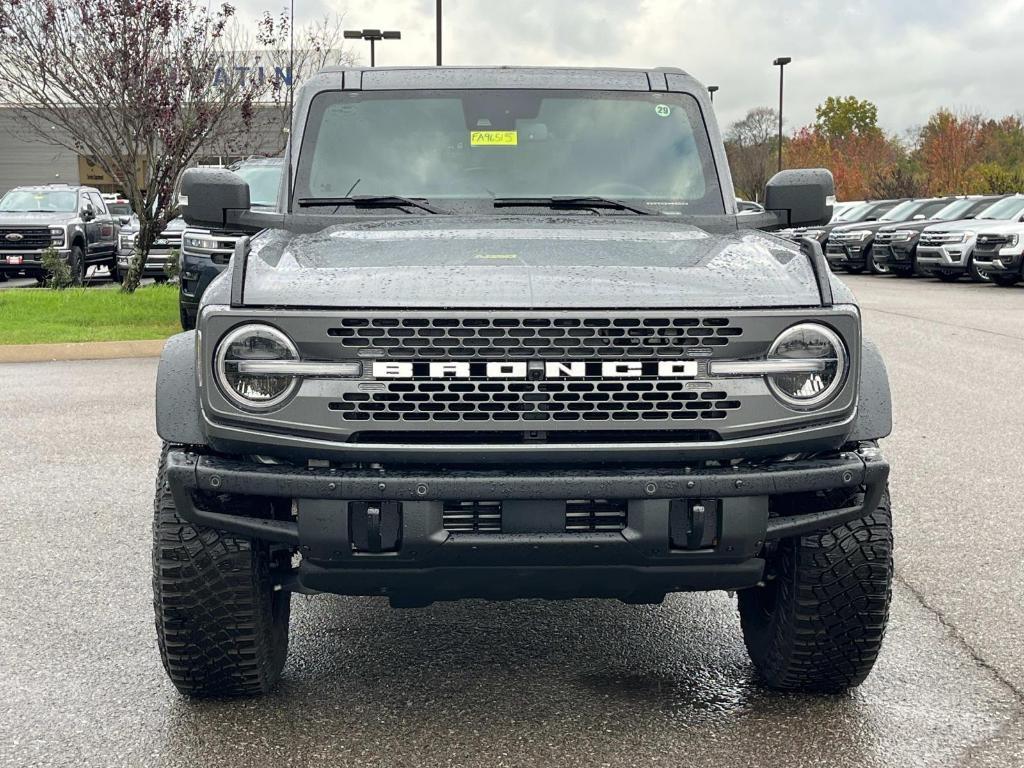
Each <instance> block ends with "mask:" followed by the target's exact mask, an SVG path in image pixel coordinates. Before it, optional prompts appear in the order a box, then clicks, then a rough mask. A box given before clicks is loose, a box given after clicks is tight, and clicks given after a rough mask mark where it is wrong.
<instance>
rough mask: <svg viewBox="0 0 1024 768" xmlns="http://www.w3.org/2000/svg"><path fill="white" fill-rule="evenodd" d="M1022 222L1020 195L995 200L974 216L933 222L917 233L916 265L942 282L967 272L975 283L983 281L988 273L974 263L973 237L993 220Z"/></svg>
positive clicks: (1023, 205)
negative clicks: (960, 219)
mask: <svg viewBox="0 0 1024 768" xmlns="http://www.w3.org/2000/svg"><path fill="white" fill-rule="evenodd" d="M1021 221H1024V195H1020V194H1017V195H1012V196H1011V197H1007V198H1004V199H1003V200H1000V201H999V202H998V203H995V204H993V205H991V206H989V207H988V208H986V209H985V210H984V211H982V212H981V213H979V214H978V216H977V217H976V218H974V219H970V220H963V221H951V222H944V223H942V224H933V225H932V226H930V227H927V228H926V229H925V230H924V232H922V233H921V240H920V242H919V244H918V246H917V265H918V269H920V270H921V272H922V273H923V274H927V275H931V276H934V277H937V278H939V280H942V281H943V282H952V281H954V280H958V279H959V278H960V277H961V276H962V275H965V274H967V275H970V277H971V279H972V280H974V281H975V282H987V281H988V275H987V274H986V273H985V271H983V270H981V269H979V268H978V267H977V265H975V263H974V247H975V240H976V238H977V235H978V233H979V232H981V231H983V230H986V229H990V228H991V227H992V225H993V223H996V222H1021Z"/></svg>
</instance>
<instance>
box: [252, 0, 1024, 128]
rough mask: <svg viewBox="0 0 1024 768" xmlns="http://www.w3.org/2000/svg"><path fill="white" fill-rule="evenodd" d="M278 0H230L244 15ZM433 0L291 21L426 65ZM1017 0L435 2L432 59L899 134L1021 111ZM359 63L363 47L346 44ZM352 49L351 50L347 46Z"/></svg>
mask: <svg viewBox="0 0 1024 768" xmlns="http://www.w3.org/2000/svg"><path fill="white" fill-rule="evenodd" d="M282 3H283V0H235V4H236V7H238V8H239V10H240V11H241V12H243V13H244V14H246V15H250V14H252V15H255V14H256V13H259V12H260V11H262V10H263V9H267V10H271V11H280V9H281V7H282ZM434 4H435V2H434V0H295V5H296V16H297V17H298V20H299V22H300V23H301V22H302V21H308V20H311V19H314V18H316V17H319V16H323V15H324V14H326V13H331V14H334V13H345V14H346V15H345V20H346V26H350V27H355V28H364V27H366V28H381V29H399V30H401V32H402V39H401V40H400V41H385V42H383V43H379V44H378V47H377V64H378V65H380V66H386V65H400V64H405V65H409V64H412V65H431V64H433V63H434V45H435V43H434ZM1022 40H1024V0H973V1H961V2H955V1H954V0H889V1H887V2H883V0H859V1H858V0H851V1H849V2H844V1H843V0H831V2H821V0H813V1H812V0H803V1H797V0H773V1H771V2H768V1H767V0H634V1H631V0H444V63H445V64H541V65H570V66H571V65H580V66H601V65H609V66H621V67H654V66H678V67H682V68H683V69H685V70H687V71H688V72H690V73H691V74H692V75H694V76H695V77H696V78H697V79H698V80H700V81H701V82H703V83H705V84H715V85H718V86H720V87H721V90H720V91H719V92H718V93H717V94H716V96H715V106H716V108H717V110H718V119H719V122H720V123H721V124H722V126H723V127H727V126H728V125H729V124H730V123H731V122H732V121H734V120H736V119H738V118H740V117H742V116H743V114H744V113H745V112H746V110H747V109H749V108H751V107H755V106H760V105H770V106H774V105H776V104H777V102H778V70H777V69H776V68H775V67H772V65H771V62H772V60H773V59H774V58H776V57H778V56H791V57H792V58H793V63H792V64H791V65H789V66H788V67H787V68H786V102H785V118H786V126H787V130H791V129H794V128H797V127H799V126H802V125H806V124H808V123H810V122H812V121H813V120H814V107H815V105H816V104H818V103H820V102H821V101H822V100H824V98H825V97H826V96H847V95H855V96H857V97H859V98H865V99H870V100H871V101H873V102H875V103H876V104H877V105H878V110H879V120H880V122H881V123H882V125H883V127H884V128H886V129H887V130H889V131H892V132H895V133H898V134H901V135H902V134H903V133H904V132H905V131H906V130H908V129H911V128H913V127H915V126H918V125H920V124H921V123H922V122H924V120H926V119H927V117H928V115H929V114H931V113H932V112H933V111H934V110H935V109H937V108H938V107H940V106H949V107H954V108H964V109H969V110H971V111H979V112H982V113H984V114H987V115H992V116H998V115H1004V114H1010V113H1021V112H1024V87H1022V80H1024V44H1022ZM358 45H359V46H360V47H361V48H362V52H363V57H364V59H363V60H364V61H365V62H367V63H368V62H369V50H368V43H359V44H358ZM357 50H360V48H357Z"/></svg>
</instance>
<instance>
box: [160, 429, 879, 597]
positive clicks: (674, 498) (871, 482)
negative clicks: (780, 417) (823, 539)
mask: <svg viewBox="0 0 1024 768" xmlns="http://www.w3.org/2000/svg"><path fill="white" fill-rule="evenodd" d="M888 475H889V465H888V463H886V462H885V460H884V459H882V457H881V455H880V454H879V453H878V451H877V449H874V448H873V447H866V449H865V450H862V451H861V452H859V453H854V452H847V453H842V454H838V455H835V456H834V457H833V458H819V459H805V460H799V461H791V462H781V461H780V462H769V463H764V464H759V465H753V466H749V467H742V468H714V469H707V468H703V469H683V468H679V469H656V470H655V469H635V470H629V469H619V470H615V469H603V470H587V469H575V470H574V469H559V470H547V471H542V470H527V469H523V470H519V471H516V472H514V473H509V472H507V471H503V470H494V471H440V470H438V471H429V470H424V471H410V470H402V471H391V470H378V471H374V470H355V469H333V468H322V469H302V468H298V467H294V466H285V465H265V464H258V463H255V462H245V461H236V460H228V459H223V458H217V457H212V456H200V455H196V454H191V453H187V452H185V451H181V450H174V451H171V452H170V453H169V455H168V470H167V479H168V483H169V485H170V490H171V492H172V494H173V496H174V500H175V504H176V506H177V508H178V513H179V515H181V517H182V518H183V519H185V520H187V521H190V522H192V523H195V524H198V525H205V526H209V527H212V528H217V529H221V530H226V531H230V532H233V533H236V534H238V535H241V536H245V537H251V538H259V539H263V540H266V541H270V542H277V543H278V544H282V545H286V546H289V547H294V548H296V549H297V550H298V552H299V553H301V555H302V560H301V564H300V565H299V567H298V568H297V569H296V570H295V571H293V572H291V573H289V574H287V575H286V576H285V577H284V578H283V579H282V580H281V586H282V587H283V588H286V589H293V590H296V591H323V592H335V593H339V594H349V595H388V596H390V597H391V598H392V600H394V601H395V602H400V603H402V602H405V603H422V602H430V601H432V600H445V599H457V598H463V597H486V598H514V597H553V598H561V597H584V596H589V597H617V598H620V599H624V600H628V601H635V602H657V601H658V600H660V599H661V598H662V597H663V596H664V595H665V593H667V592H674V591H683V590H693V589H703V590H706V589H741V588H745V587H751V586H754V585H755V584H757V583H758V582H759V581H760V580H761V578H762V577H763V572H764V560H763V557H762V555H763V549H764V547H765V544H766V542H770V541H772V540H775V539H780V538H785V537H789V536H799V535H802V534H804V533H807V532H810V531H813V530H816V529H819V528H822V527H828V526H833V525H837V524H840V523H842V522H844V521H847V520H851V519H854V518H857V517H862V516H863V515H865V514H868V513H870V512H871V511H873V510H874V509H875V507H876V506H877V505H878V502H879V500H880V498H881V496H882V493H883V492H884V489H885V485H886V482H887V480H888ZM830 490H836V491H841V492H842V491H845V492H847V493H842V494H840V495H842V496H843V497H844V498H847V499H851V498H852V499H853V501H852V502H851V503H850V505H849V506H837V507H829V506H828V505H825V506H826V508H820V506H819V507H814V508H813V509H814V511H801V513H798V514H784V513H783V514H780V512H786V511H788V510H789V509H790V508H793V507H794V506H795V504H794V502H799V501H800V500H804V505H803V506H802V507H801V509H802V510H807V509H808V507H807V506H806V500H807V499H813V498H815V497H814V496H813V495H812V494H814V492H816V491H830ZM225 494H226V495H227V496H224V495H225ZM237 496H243V497H244V496H248V497H259V498H263V499H266V498H270V499H279V500H284V503H279V504H278V505H277V506H278V508H279V509H291V510H292V514H291V515H289V516H286V517H285V519H273V520H271V519H260V518H256V517H246V516H240V515H238V514H231V513H228V512H224V511H214V507H213V506H211V505H210V504H209V500H210V499H212V498H219V499H223V498H231V497H237ZM576 499H602V500H603V499H615V500H621V501H622V502H623V505H622V506H623V509H624V510H625V517H624V523H623V527H622V528H621V530H614V531H592V530H587V531H583V532H576V531H573V532H569V531H568V529H567V523H566V520H567V517H566V501H567V500H576ZM446 502H449V506H450V503H452V502H500V503H501V507H500V508H501V513H500V523H499V530H497V531H495V532H493V533H482V532H477V533H457V532H451V531H450V530H448V529H446V527H445V509H446ZM385 503H390V504H391V508H392V509H395V508H396V507H395V505H398V506H397V509H398V510H399V511H398V515H399V522H398V531H399V533H398V535H397V540H396V541H395V543H394V546H392V547H390V548H388V549H387V551H380V552H370V551H360V550H358V549H357V547H356V545H355V544H354V543H353V542H354V541H355V534H353V531H355V530H356V526H357V517H358V516H361V515H366V514H367V512H366V510H367V508H368V507H369V508H371V509H373V508H379V507H381V506H382V505H383V504H385ZM698 503H699V504H700V505H701V507H702V509H703V508H706V509H710V510H713V511H712V512H709V513H708V516H709V520H710V517H711V516H712V515H713V516H714V523H713V524H712V523H711V522H707V523H706V524H707V525H709V526H712V528H713V531H714V535H713V538H709V539H708V540H707V541H701V542H700V543H699V544H698V545H697V546H690V544H684V545H680V541H681V536H682V534H684V533H687V532H689V533H692V530H693V529H694V528H695V527H696V525H697V523H696V522H694V520H695V518H692V517H688V518H687V520H686V522H685V524H684V523H682V522H680V515H681V514H682V512H681V511H682V510H683V509H684V508H685V509H687V510H690V511H688V512H687V514H696V513H695V512H692V510H691V508H692V506H693V505H694V504H698ZM227 508H228V509H230V508H231V507H230V505H229V506H228V507H227ZM236 508H237V507H236ZM243 508H252V507H245V506H244V505H243ZM221 509H223V508H221ZM378 512H379V509H378ZM700 514H701V518H700V520H701V522H700V525H701V530H702V531H703V530H705V528H704V526H705V522H704V518H703V514H704V513H703V511H702V512H701V513H700ZM680 525H684V526H689V528H687V531H681V530H680ZM690 543H692V542H690Z"/></svg>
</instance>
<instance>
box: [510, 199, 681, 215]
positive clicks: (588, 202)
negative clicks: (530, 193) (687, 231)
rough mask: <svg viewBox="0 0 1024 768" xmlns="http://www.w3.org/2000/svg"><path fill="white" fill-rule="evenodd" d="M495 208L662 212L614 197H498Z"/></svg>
mask: <svg viewBox="0 0 1024 768" xmlns="http://www.w3.org/2000/svg"><path fill="white" fill-rule="evenodd" d="M493 202H494V207H495V208H526V207H528V206H533V207H538V208H614V209H615V210H618V211H631V212H633V213H639V214H640V215H642V216H659V215H661V211H656V210H654V209H653V208H648V207H647V206H646V205H641V204H640V203H627V202H624V201H622V200H616V199H615V198H612V197H599V196H597V195H556V196H554V197H496V198H494V201H493Z"/></svg>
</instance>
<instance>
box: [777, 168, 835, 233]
mask: <svg viewBox="0 0 1024 768" xmlns="http://www.w3.org/2000/svg"><path fill="white" fill-rule="evenodd" d="M835 194H836V183H835V180H834V179H833V178H832V172H831V171H828V170H826V169H824V168H805V169H801V170H792V171H780V172H779V173H777V174H775V175H774V176H772V177H771V179H769V180H768V183H767V184H766V185H765V188H764V207H765V208H766V209H767V210H769V211H773V212H776V213H779V214H781V216H782V219H783V220H784V222H785V223H784V225H783V226H789V227H807V226H817V225H820V224H828V223H829V221H831V220H832V199H833V198H834V197H835Z"/></svg>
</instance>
